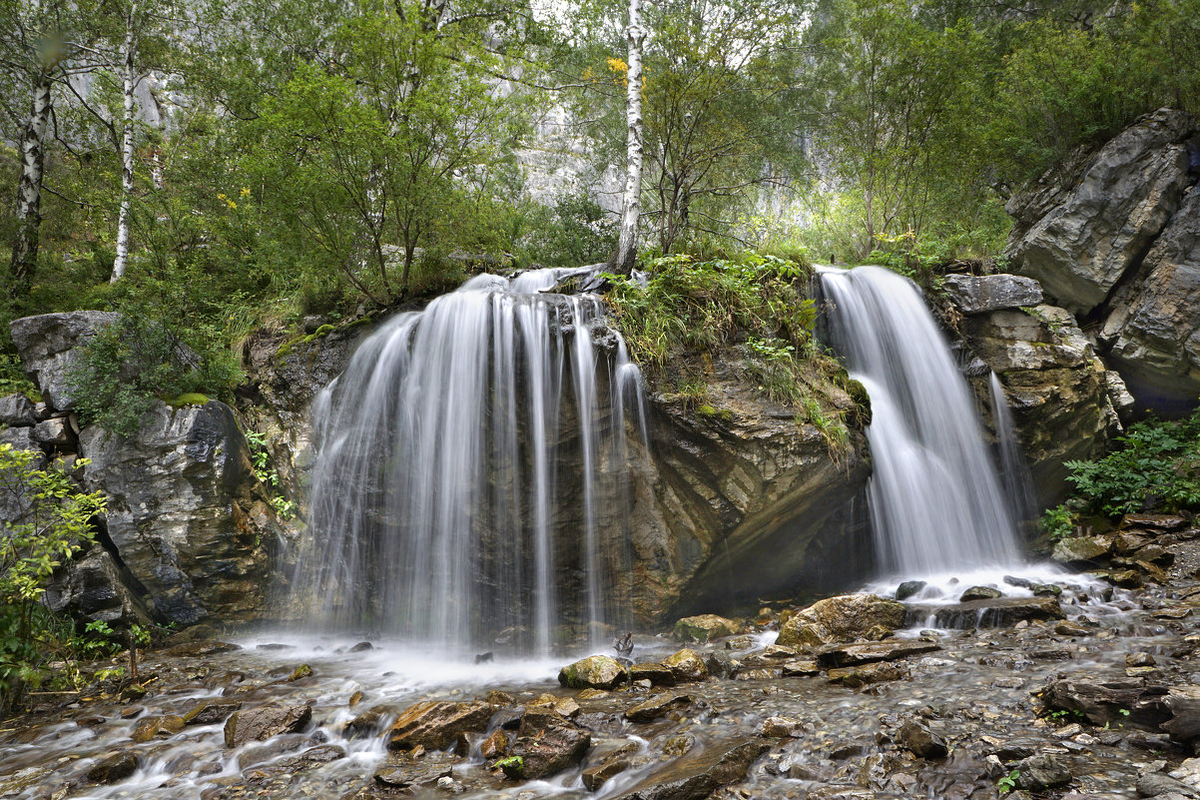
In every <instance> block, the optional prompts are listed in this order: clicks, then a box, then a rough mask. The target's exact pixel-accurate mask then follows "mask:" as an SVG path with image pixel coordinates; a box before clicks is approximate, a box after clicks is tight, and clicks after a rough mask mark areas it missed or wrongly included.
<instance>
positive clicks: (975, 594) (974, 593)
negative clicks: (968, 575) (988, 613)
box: [958, 586, 1004, 603]
mask: <svg viewBox="0 0 1200 800" xmlns="http://www.w3.org/2000/svg"><path fill="white" fill-rule="evenodd" d="M1001 597H1004V592H1002V591H1000V590H999V589H997V588H996V587H994V586H972V587H971V588H969V589H967V590H966V591H965V592H963V593H962V595H961V596H960V597H959V598H958V601H959V602H960V603H969V602H971V601H972V600H998V599H1000V598H1001Z"/></svg>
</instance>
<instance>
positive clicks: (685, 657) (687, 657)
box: [663, 650, 708, 683]
mask: <svg viewBox="0 0 1200 800" xmlns="http://www.w3.org/2000/svg"><path fill="white" fill-rule="evenodd" d="M663 666H665V667H666V668H667V669H669V670H671V673H672V674H673V675H674V676H675V680H676V681H678V682H679V683H688V682H691V681H702V680H704V679H706V678H707V677H708V667H707V666H705V664H704V659H702V658H700V656H699V655H697V654H696V652H695V651H694V650H680V651H679V652H678V653H675V654H674V655H672V656H670V657H668V658H667V659H665V660H664V661H663Z"/></svg>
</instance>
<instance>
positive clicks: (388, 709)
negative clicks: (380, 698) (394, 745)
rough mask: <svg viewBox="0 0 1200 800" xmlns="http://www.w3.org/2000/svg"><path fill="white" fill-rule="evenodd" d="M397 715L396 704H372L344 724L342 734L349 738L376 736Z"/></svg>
mask: <svg viewBox="0 0 1200 800" xmlns="http://www.w3.org/2000/svg"><path fill="white" fill-rule="evenodd" d="M395 715H396V708H395V706H390V705H379V706H372V707H371V708H368V709H367V710H366V711H364V712H363V713H361V714H359V715H358V716H357V717H355V718H354V719H352V720H350V721H349V722H347V723H346V724H345V725H344V726H342V735H343V736H345V737H346V738H347V739H358V738H365V737H369V736H375V735H377V734H378V733H379V732H380V731H381V730H383V727H384V725H386V724H387V722H388V721H389V720H391V718H392V717H393V716H395Z"/></svg>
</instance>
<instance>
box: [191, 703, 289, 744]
mask: <svg viewBox="0 0 1200 800" xmlns="http://www.w3.org/2000/svg"><path fill="white" fill-rule="evenodd" d="M311 719H312V706H309V705H294V706H281V705H265V706H256V707H255V708H248V709H246V710H244V711H237V712H235V713H234V714H232V715H231V716H230V717H229V719H227V720H225V746H226V747H238V746H240V745H243V744H245V743H246V742H263V741H266V740H267V739H270V738H271V737H272V736H280V735H282V734H285V733H298V732H300V731H302V730H304V728H305V727H306V726H307V725H308V723H309V721H310V720H311ZM180 722H181V723H182V720H181V721H180Z"/></svg>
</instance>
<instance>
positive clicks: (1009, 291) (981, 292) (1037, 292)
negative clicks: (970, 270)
mask: <svg viewBox="0 0 1200 800" xmlns="http://www.w3.org/2000/svg"><path fill="white" fill-rule="evenodd" d="M945 286H946V293H947V294H948V295H949V296H950V301H951V302H952V303H954V305H955V306H956V307H957V308H958V310H959V311H961V312H962V313H964V314H982V313H984V312H987V311H999V310H1001V309H1005V308H1019V307H1021V306H1036V305H1039V304H1040V303H1041V302H1042V286H1041V284H1039V283H1038V282H1037V281H1035V280H1034V279H1033V278H1025V277H1022V276H1020V275H1004V274H1001V275H978V276H976V275H947V276H946V278H945Z"/></svg>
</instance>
